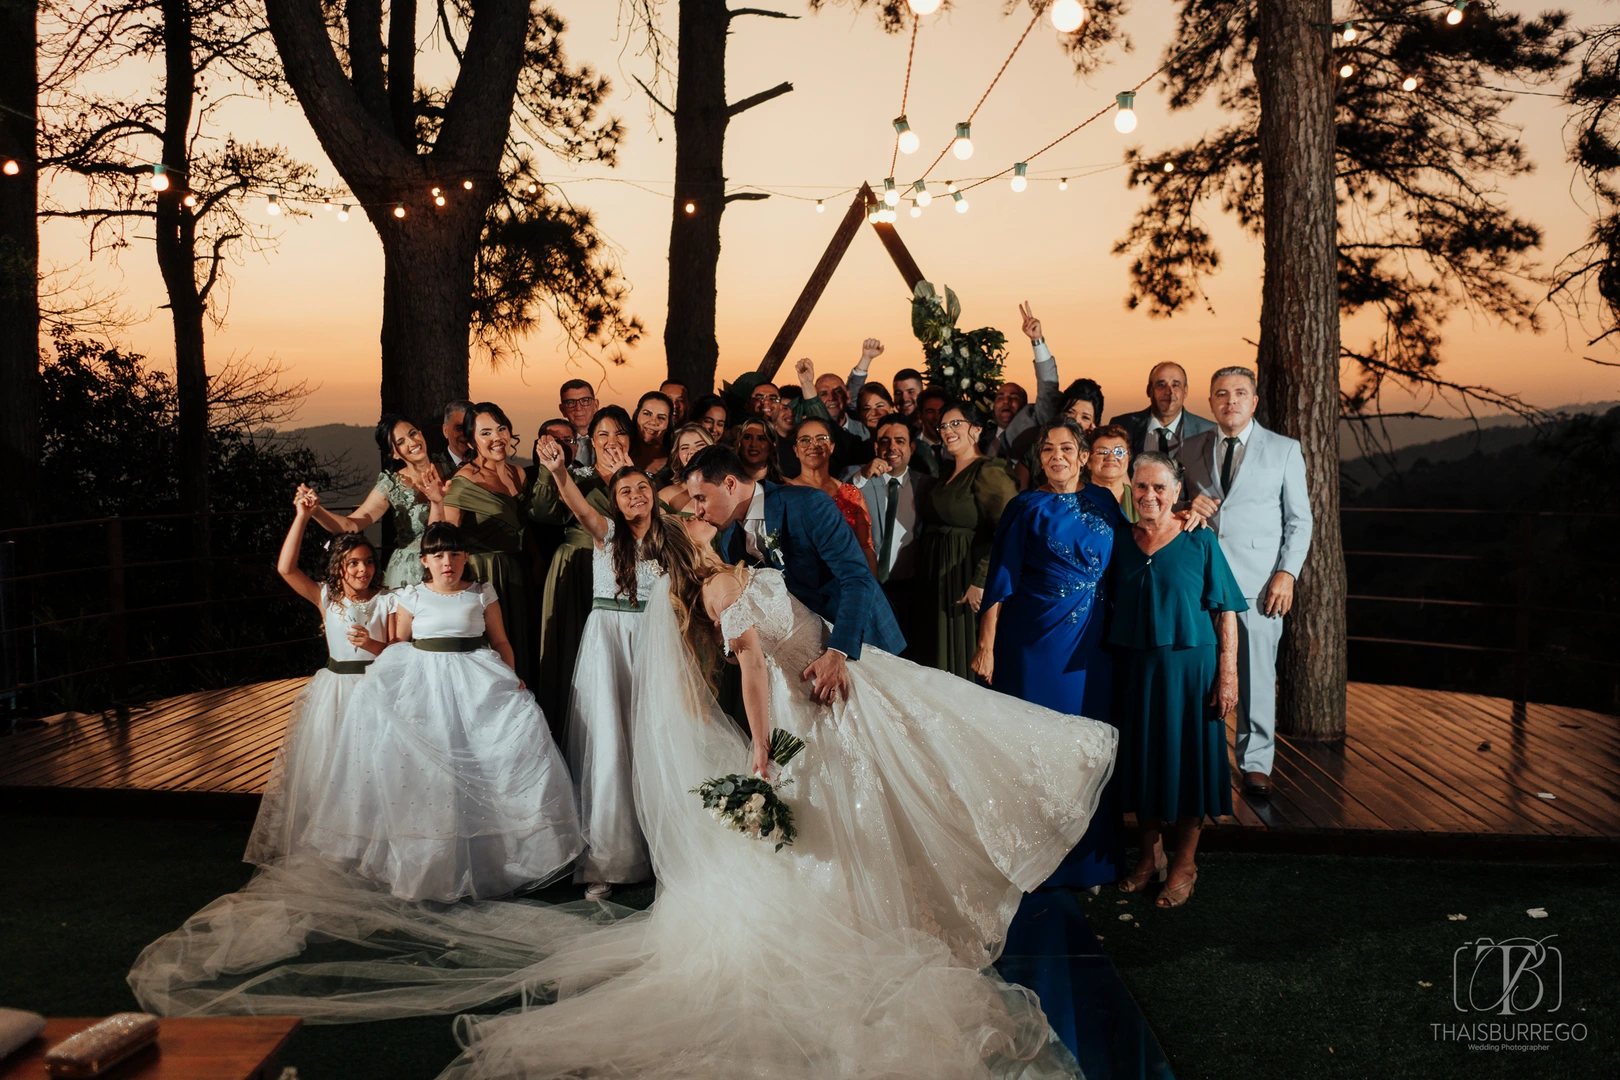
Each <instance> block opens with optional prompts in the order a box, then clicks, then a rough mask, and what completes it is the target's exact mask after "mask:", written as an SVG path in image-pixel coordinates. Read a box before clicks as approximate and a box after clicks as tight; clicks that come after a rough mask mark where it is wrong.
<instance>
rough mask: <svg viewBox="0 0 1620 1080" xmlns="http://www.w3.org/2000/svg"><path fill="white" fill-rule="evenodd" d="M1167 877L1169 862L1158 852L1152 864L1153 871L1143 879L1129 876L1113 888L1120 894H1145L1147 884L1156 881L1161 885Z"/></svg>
mask: <svg viewBox="0 0 1620 1080" xmlns="http://www.w3.org/2000/svg"><path fill="white" fill-rule="evenodd" d="M1169 876H1170V860H1169V859H1167V858H1165V856H1164V853H1163V852H1160V854H1159V858H1158V860H1157V861H1156V862H1154V864H1153V869H1152V870H1151V871H1149V872H1148V874H1147V875H1146V876H1145V877H1141V878H1138V877H1137V876H1136V875H1135V874H1131V875H1130V876H1129V877H1123V878H1120V880H1119V881H1118V882H1117V884H1116V886H1115V887H1116V888H1118V889H1119V891H1120V892H1122V893H1138V892H1145V891H1146V890H1147V887H1148V882H1150V881H1158V882H1161V883H1162V882H1163V881H1164V880H1165V879H1166V878H1168V877H1169Z"/></svg>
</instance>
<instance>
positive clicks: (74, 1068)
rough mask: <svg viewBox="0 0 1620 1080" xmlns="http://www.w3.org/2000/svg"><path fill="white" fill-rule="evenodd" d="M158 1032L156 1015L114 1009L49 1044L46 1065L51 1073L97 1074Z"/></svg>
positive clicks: (78, 1075)
mask: <svg viewBox="0 0 1620 1080" xmlns="http://www.w3.org/2000/svg"><path fill="white" fill-rule="evenodd" d="M157 1036H158V1018H157V1017H155V1016H152V1015H150V1014H148V1013H133V1012H131V1013H117V1014H116V1015H113V1016H109V1017H107V1019H105V1020H103V1021H101V1022H100V1023H98V1024H94V1025H92V1026H90V1027H87V1028H85V1029H84V1030H83V1031H81V1032H79V1033H78V1034H77V1035H71V1036H69V1037H68V1038H66V1039H64V1040H63V1041H62V1042H60V1043H58V1044H57V1045H56V1046H54V1047H52V1048H51V1050H50V1051H48V1052H47V1053H46V1055H45V1068H46V1070H47V1071H49V1072H50V1074H51V1075H52V1076H67V1077H89V1076H100V1075H101V1074H102V1073H104V1072H106V1071H107V1070H108V1069H110V1068H112V1067H113V1066H114V1065H116V1064H118V1063H119V1062H120V1061H123V1060H124V1059H125V1058H127V1057H129V1056H130V1055H131V1054H133V1053H135V1052H136V1051H137V1050H141V1049H144V1048H145V1047H147V1046H150V1045H151V1044H152V1043H154V1042H156V1041H157Z"/></svg>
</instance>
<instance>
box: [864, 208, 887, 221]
mask: <svg viewBox="0 0 1620 1080" xmlns="http://www.w3.org/2000/svg"><path fill="white" fill-rule="evenodd" d="M882 214H883V211H881V210H879V209H878V208H877V207H875V206H874V207H872V208H871V209H870V210H868V211H867V212H866V220H867V223H868V224H871V225H876V224H877V223H878V222H880V221H882V220H883V217H882Z"/></svg>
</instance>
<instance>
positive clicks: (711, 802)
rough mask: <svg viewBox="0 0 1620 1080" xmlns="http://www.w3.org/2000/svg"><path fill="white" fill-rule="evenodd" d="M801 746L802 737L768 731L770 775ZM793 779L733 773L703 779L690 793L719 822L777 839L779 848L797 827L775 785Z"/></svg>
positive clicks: (752, 835) (756, 837) (789, 840)
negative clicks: (717, 777) (765, 778)
mask: <svg viewBox="0 0 1620 1080" xmlns="http://www.w3.org/2000/svg"><path fill="white" fill-rule="evenodd" d="M803 749H804V740H803V739H800V738H799V737H798V736H797V735H790V734H789V733H787V732H786V731H783V730H782V729H781V728H776V729H775V730H773V731H772V732H771V764H772V766H773V768H772V770H771V775H772V776H779V775H780V770H781V769H782V768H784V767H786V765H787V763H788V762H790V761H792V760H793V759H794V758H795V757H798V755H799V751H800V750H803ZM792 782H793V781H792V780H785V781H780V782H778V783H776V784H772V783H771V782H770V781H768V780H764V779H761V778H760V777H757V776H746V775H743V774H741V773H732V774H731V775H730V776H722V777H720V778H719V779H716V780H705V781H703V783H701V784H699V785H698V786H697V787H695V788H693V789H692V794H694V795H696V796H698V797H699V798H700V799H702V800H703V807H704V809H706V810H708V811H709V814H710V816H712V817H713V818H714V820H716V821H718V822H719V823H720V824H722V825H724V826H726V827H727V828H728V829H732V830H734V831H736V832H740V833H742V834H743V835H744V836H746V837H749V838H750V839H754V840H765V841H772V840H774V841H775V842H776V850H777V851H781V850H782V849H783V848H784V847H786V846H787V845H788V844H791V843H793V838H794V837H795V836H797V835H798V830H797V829H796V828H794V826H793V808H792V807H791V806H789V805H788V804H787V803H785V802H783V801H782V798H781V796H779V795H777V793H776V789H777V788H778V787H786V786H787V785H788V784H791V783H792Z"/></svg>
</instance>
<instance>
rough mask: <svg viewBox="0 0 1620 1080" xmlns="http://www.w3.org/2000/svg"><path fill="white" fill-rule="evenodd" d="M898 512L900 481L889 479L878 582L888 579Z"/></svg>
mask: <svg viewBox="0 0 1620 1080" xmlns="http://www.w3.org/2000/svg"><path fill="white" fill-rule="evenodd" d="M899 513H900V481H898V480H895V479H893V478H892V477H891V478H890V480H889V502H888V505H887V506H885V507H884V508H883V550H882V551H880V552H879V553H878V572H877V579H878V584H880V585H881V584H882V583H883V582H885V581H888V580H889V567H890V565H891V564H892V563H893V560H894V523H895V520H896V516H897V515H898V514H899Z"/></svg>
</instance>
